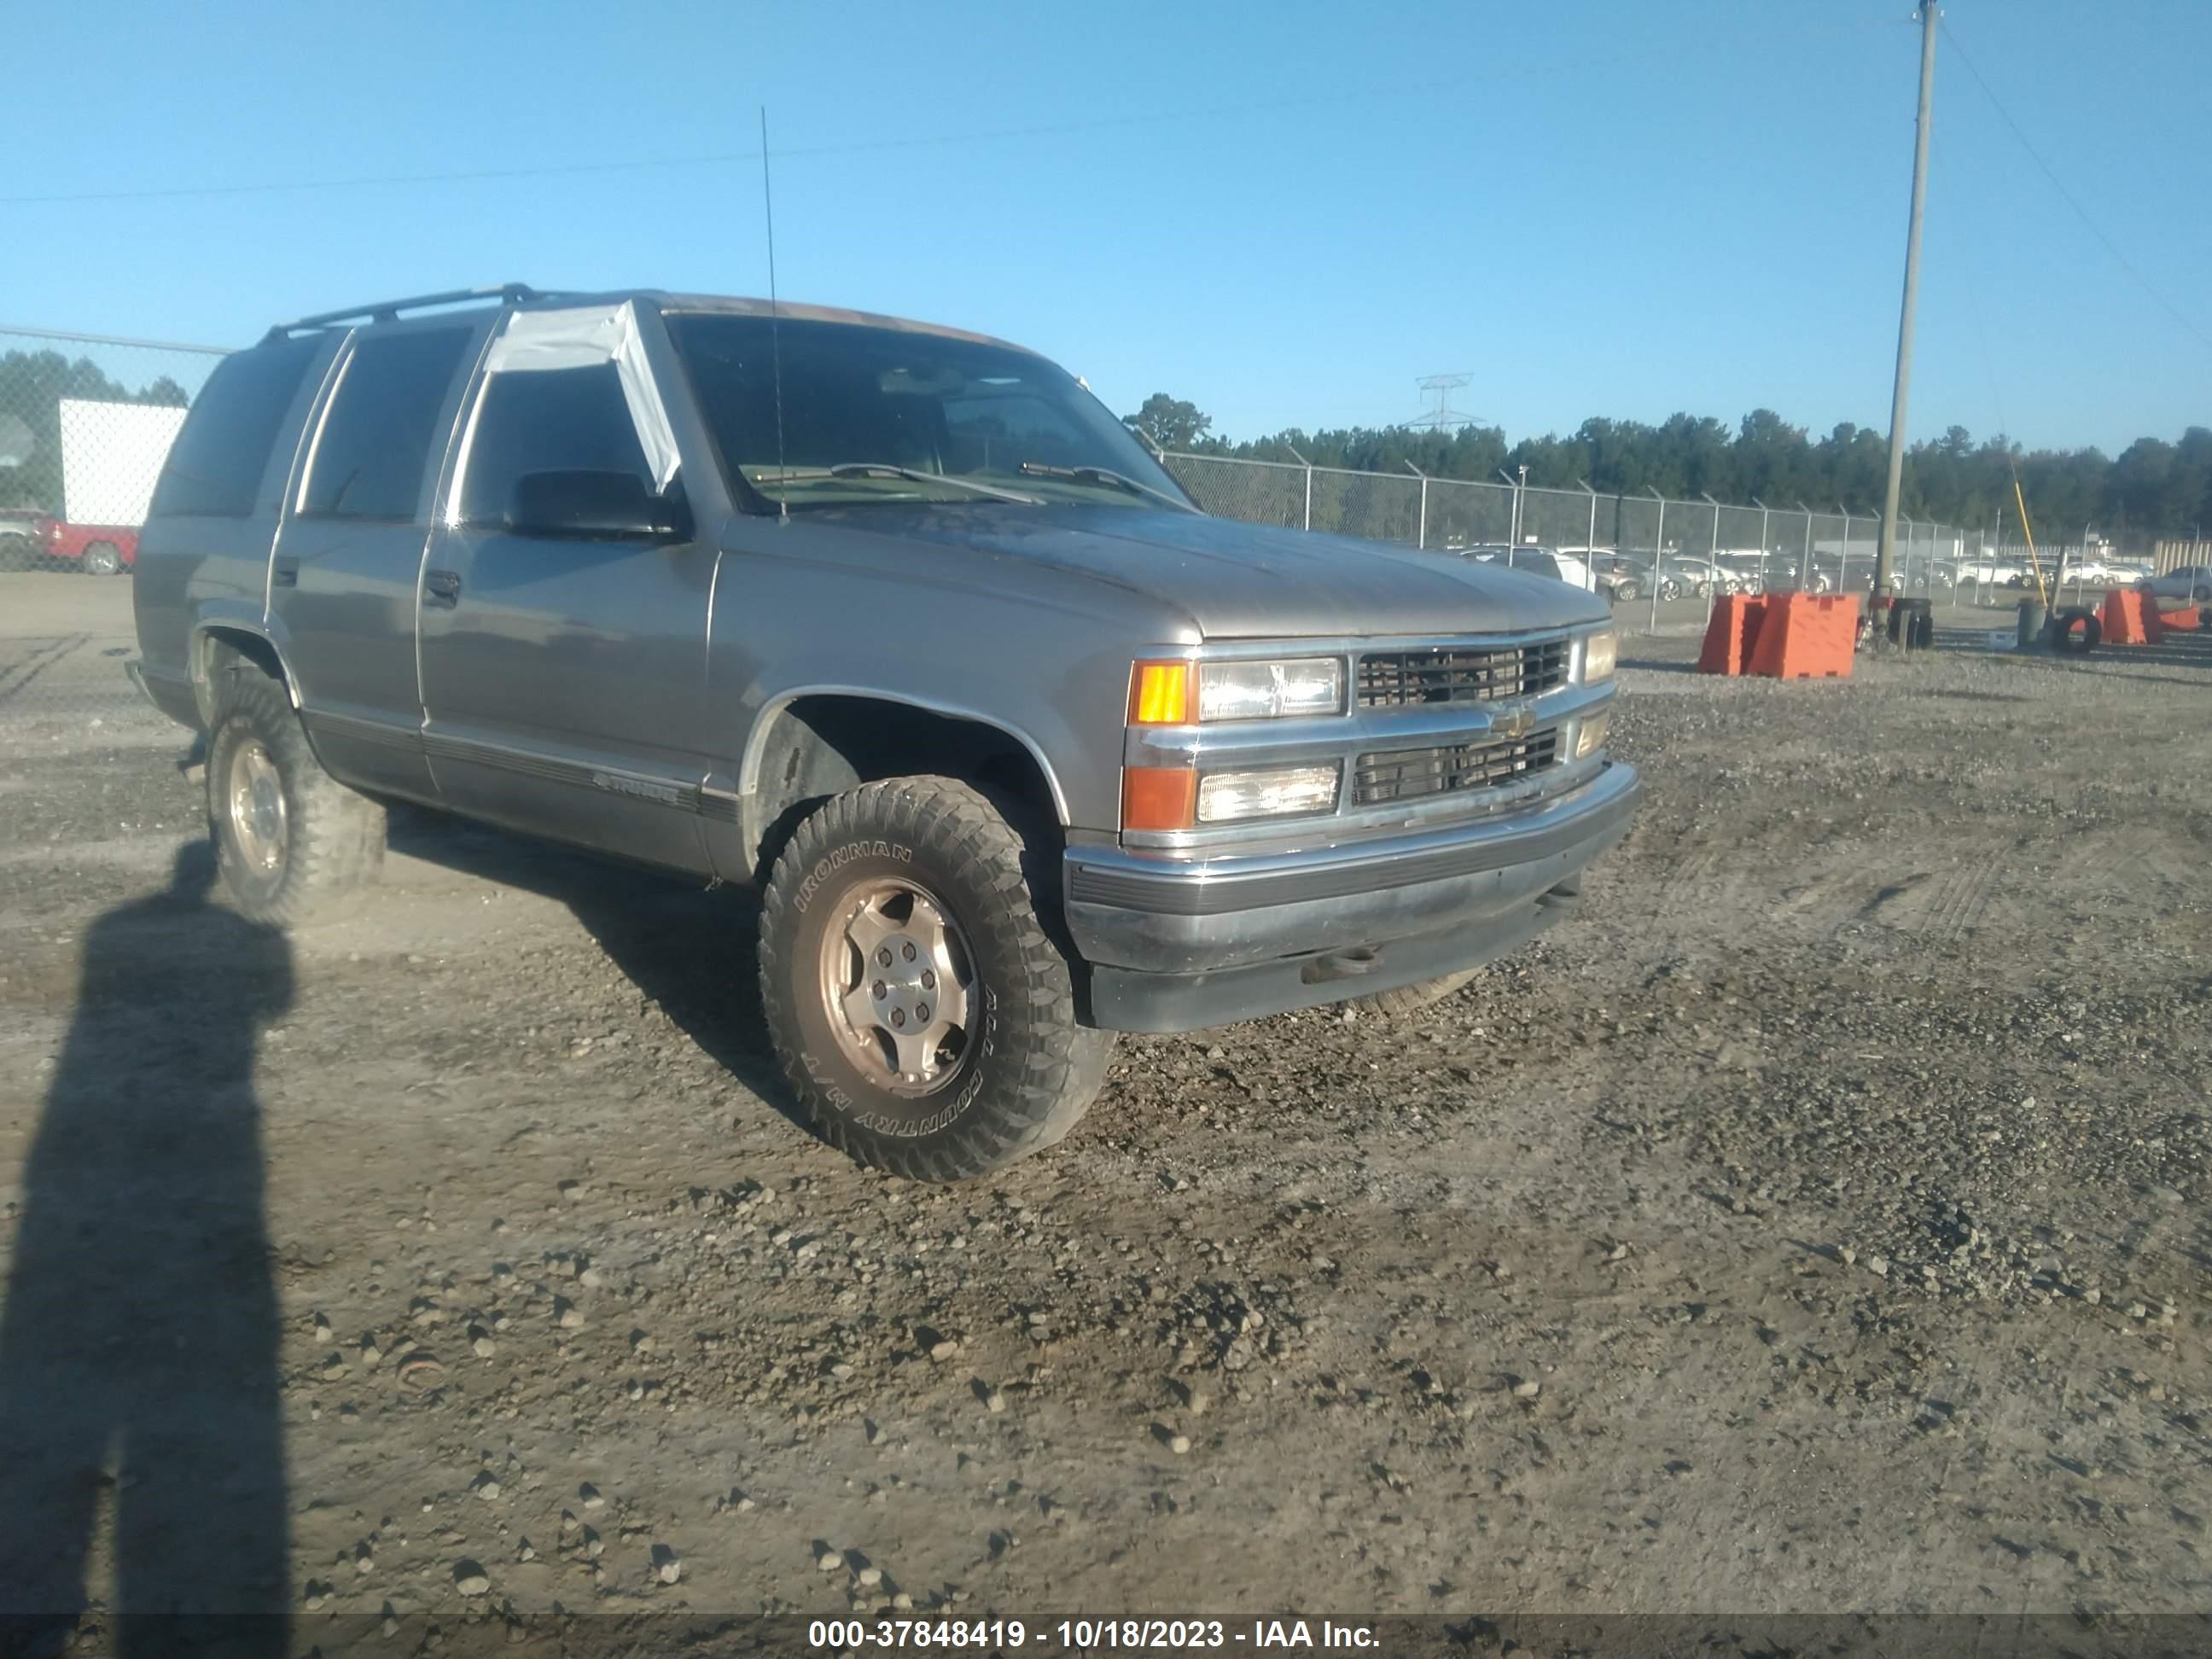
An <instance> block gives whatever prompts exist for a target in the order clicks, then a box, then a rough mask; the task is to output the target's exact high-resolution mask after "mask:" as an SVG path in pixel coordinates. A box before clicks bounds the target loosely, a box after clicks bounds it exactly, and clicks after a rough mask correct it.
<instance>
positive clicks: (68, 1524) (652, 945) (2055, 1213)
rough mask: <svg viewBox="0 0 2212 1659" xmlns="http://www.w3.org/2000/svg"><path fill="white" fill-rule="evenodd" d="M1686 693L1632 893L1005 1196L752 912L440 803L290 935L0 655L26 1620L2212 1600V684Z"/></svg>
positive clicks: (128, 741) (13, 1397)
mask: <svg viewBox="0 0 2212 1659" xmlns="http://www.w3.org/2000/svg"><path fill="white" fill-rule="evenodd" d="M55 637H60V636H55ZM105 637H106V636H105V635H101V634H100V632H99V631H98V630H96V629H94V630H89V631H88V632H87V634H86V635H85V637H84V639H83V640H82V641H81V642H80V643H79V644H78V645H76V647H72V653H74V658H75V659H84V658H86V656H87V654H88V653H96V652H97V651H100V650H102V649H105V648H106V646H105V645H104V644H103V643H102V641H103V640H104V639H105ZM1954 637H1955V638H1957V639H1958V640H1960V641H1964V640H1965V639H1966V635H1958V636H1954ZM37 648H39V647H38V642H37V641H34V640H30V639H18V640H15V641H0V653H12V654H8V655H6V658H5V659H6V662H7V663H8V664H9V666H8V667H5V668H0V674H4V673H9V672H17V671H20V668H21V664H22V663H23V662H24V661H26V660H27V659H28V657H29V655H30V654H31V653H33V651H34V650H35V649H37ZM1694 652H1695V641H1693V640H1688V639H1662V640H1648V641H1637V642H1634V643H1632V646H1631V647H1630V648H1629V650H1628V658H1629V663H1628V665H1627V666H1626V667H1625V669H1624V671H1623V674H1622V680H1623V684H1624V687H1625V690H1626V696H1625V697H1624V698H1623V700H1622V703H1621V705H1620V712H1619V714H1618V715H1617V717H1616V721H1615V726H1614V732H1615V744H1616V747H1617V749H1618V750H1620V752H1621V753H1622V754H1623V755H1625V756H1626V757H1628V758H1630V759H1632V760H1633V761H1635V762H1636V763H1638V765H1639V766H1641V767H1642V768H1644V772H1645V776H1646V778H1647V780H1648V782H1649V796H1648V804H1647V805H1646V806H1645V808H1644V811H1643V813H1642V815H1641V817H1640V818H1639V820H1638V825H1637V827H1636V829H1634V831H1633V832H1632V836H1631V837H1630V839H1629V840H1628V842H1626V843H1625V844H1624V845H1623V846H1622V847H1621V848H1620V849H1619V850H1618V851H1617V852H1616V853H1614V854H1613V855H1611V856H1610V857H1609V858H1608V859H1607V860H1605V861H1604V862H1603V863H1602V864H1601V865H1600V866H1597V868H1596V869H1595V872H1593V875H1592V878H1591V879H1590V881H1589V885H1588V889H1587V897H1586V900H1585V902H1584V904H1583V907H1582V908H1581V909H1580V911H1579V912H1578V914H1577V916H1576V918H1575V919H1574V920H1572V921H1570V922H1568V923H1567V924H1565V925H1564V926H1563V927H1560V928H1559V929H1557V930H1555V931H1554V932H1553V933H1549V934H1547V936H1546V937H1545V938H1544V939H1543V940H1542V941H1541V943H1540V944H1539V945H1536V946H1534V947H1533V948H1532V949H1530V950H1528V951H1526V952H1524V953H1523V954H1522V955H1521V956H1520V957H1516V958H1515V959H1513V960H1511V961H1510V962H1507V963H1501V964H1498V965H1497V966H1495V967H1493V968H1492V969H1488V970H1486V972H1485V973H1484V974H1483V975H1480V977H1479V978H1478V980H1477V981H1476V982H1475V983H1474V985H1473V986H1471V987H1469V988H1468V990H1466V991H1465V992H1463V993H1462V994H1459V995H1457V996H1455V997H1454V998H1452V999H1451V1000H1449V1001H1448V1002H1446V1003H1445V1004H1443V1005H1442V1006H1439V1007H1438V1008H1437V1009H1435V1010H1433V1011H1431V1012H1430V1013H1429V1014H1428V1015H1426V1016H1424V1017H1421V1018H1413V1019H1396V1020H1393V1019H1387V1018H1382V1017H1380V1016H1376V1015H1374V1014H1371V1013H1369V1014H1361V1013H1358V1012H1356V1011H1348V1010H1334V1011H1323V1012H1312V1013H1307V1014H1303V1015H1293V1016H1285V1017H1283V1018H1277V1019H1273V1020H1269V1021H1266V1022H1263V1023H1261V1024H1255V1025H1249V1026H1244V1027H1239V1028H1235V1029H1232V1030H1223V1031H1218V1032H1210V1033H1202V1034H1199V1035H1196V1036H1189V1037H1176V1038H1153V1039H1124V1041H1123V1043H1122V1045H1121V1048H1120V1050H1119V1052H1118V1056H1117V1059H1116V1061H1115V1066H1114V1070H1113V1073H1112V1075H1111V1078H1110V1079H1109V1083H1108V1085H1107V1088H1106V1090H1105V1092H1104V1094H1103V1097H1101V1099H1100V1100H1099V1102H1098V1103H1097V1107H1096V1108H1095V1109H1093V1111H1092V1112H1091V1115H1090V1117H1089V1118H1088V1119H1087V1120H1086V1121H1085V1123H1084V1124H1083V1125H1082V1126H1081V1127H1079V1129H1078V1130H1077V1131H1076V1132H1075V1133H1073V1135H1071V1136H1070V1137H1069V1139H1067V1140H1066V1142H1065V1143H1064V1144H1063V1146H1061V1147H1060V1149H1058V1150H1057V1152H1054V1153H1052V1154H1050V1155H1048V1156H1046V1157H1044V1158H1039V1159H1036V1160H1033V1161H1031V1162H1030V1163H1028V1164H1024V1165H1021V1166H1019V1167H1018V1168H1017V1169H1015V1170H1012V1171H1010V1172H1008V1173H1006V1175H1004V1176H1001V1177H1000V1178H997V1179H994V1180H991V1181H987V1182H979V1183H975V1184H973V1185H970V1186H967V1187H963V1188H956V1189H950V1190H947V1189H935V1188H922V1187H917V1186H914V1185H910V1184H906V1183H902V1182H897V1181H895V1180H890V1179H885V1178H883V1177H880V1176H875V1175H872V1174H870V1173H867V1172H864V1171H861V1170H856V1169H854V1168H853V1167H852V1166H850V1165H849V1164H847V1163H846V1162H844V1161H843V1160H842V1158H839V1157H837V1156H836V1154H834V1153H832V1152H829V1151H828V1150H827V1149H825V1148H823V1147H822V1146H819V1145H818V1144H817V1143H815V1142H814V1141H812V1140H811V1139H809V1138H808V1137H807V1136H806V1135H805V1133H803V1132H802V1131H801V1130H800V1129H799V1128H798V1127H795V1126H794V1125H793V1123H792V1122H791V1121H788V1120H787V1118H786V1117H785V1116H784V1115H783V1114H782V1111H781V1109H780V1104H779V1103H780V1102H781V1094H780V1092H779V1091H778V1090H777V1089H776V1087H775V1085H774V1082H773V1067H772V1064H771V1061H770V1058H769V1052H768V1049H767V1046H766V1044H765V1042H763V1039H762V1036H761V1035H760V1032H759V1029H758V1023H757V1012H758V1011H757V996H756V994H755V992H754V990H753V988H752V987H751V983H750V976H751V972H752V968H751V962H752V957H751V930H752V927H753V922H754V913H753V911H752V908H751V907H750V905H749V904H748V903H747V902H744V900H742V899H740V898H737V897H733V896H730V895H728V894H726V893H701V892H698V891H695V890H688V889H685V888H683V887H680V886H676V885H672V884H667V883H665V882H662V881H660V880H659V879H657V878H653V877H650V876H646V875H641V874H634V873H631V872H626V871H623V870H619V869H616V868H612V867H611V866H604V865H599V864H594V863H590V862H587V861H585V860H580V859H574V858H571V857H568V856H567V855H565V854H560V853H557V852H551V851H547V850H544V849H540V848H535V847H532V846H531V845H529V844H526V843H524V842H519V841H516V840H513V839H511V838H508V837H506V836H500V835H496V834H494V833H492V832H489V831H483V830H477V829H469V828H466V827H464V826H459V825H456V824H453V823H449V822H447V821H444V820H441V819H439V818H437V817H434V816H432V815H428V814H421V815H416V814H408V815H405V816H404V817H403V818H402V819H401V821H400V822H399V823H398V825H397V827H396V831H395V835H396V842H395V848H394V852H393V855H392V860H391V862H390V865H389V867H388V869H387V873H386V884H385V885H384V886H383V887H382V888H381V889H380V890H379V891H378V892H377V893H376V895H375V896H374V900H373V902H369V903H368V904H365V905H364V906H362V907H361V908H359V909H358V910H357V911H356V913H355V914H354V915H351V916H349V917H348V918H346V919H343V920H340V921H332V922H329V923H324V924H319V925H317V926H315V927H310V928H307V929H303V930H301V931H300V932H298V933H295V934H294V935H293V936H292V937H290V938H289V939H284V938H281V937H279V936H277V935H275V934H273V933H267V932H266V931H265V930H262V929H259V928H256V927H252V926H251V925H250V924H247V923H245V922H244V921H241V920H240V919H239V918H237V917H236V916H235V915H232V914H230V913H228V912H227V911H224V910H223V909H222V908H221V906H220V901H219V899H217V900H215V901H213V902H206V901H204V900H203V899H202V898H200V897H199V896H197V884H198V883H199V882H200V881H201V879H202V878H203V877H204V865H203V863H202V861H201V860H199V859H197V856H196V854H195V853H194V850H193V849H194V848H196V847H197V831H198V811H199V807H198V799H197V793H196V791H195V788H194V787H193V784H192V782H191V780H190V778H189V777H188V776H187V775H186V774H185V772H184V771H183V770H182V769H181V767H180V765H179V762H180V760H181V759H182V758H183V743H182V738H183V735H184V734H183V733H181V732H179V730H178V729H177V728H175V727H173V726H166V725H165V724H163V723H162V722H161V720H159V718H158V717H157V716H154V715H152V714H150V713H149V712H147V711H144V710H143V709H142V708H138V707H137V706H135V705H134V704H131V703H128V702H122V703H118V704H116V705H114V706H113V707H112V708H109V707H106V706H102V707H101V708H99V709H98V710H96V711H93V712H88V711H87V709H86V708H84V707H82V706H81V705H79V704H75V703H70V702H57V701H49V702H46V703H45V704H43V705H29V704H25V703H21V702H18V703H15V704H14V705H12V706H11V705H10V704H9V702H8V701H7V698H6V695H5V694H6V690H7V687H8V684H9V681H8V680H6V679H5V678H0V918H4V927H5V936H6V937H7V938H8V939H9V940H10V941H11V946H10V948H9V951H7V952H6V953H5V955H4V957H0V1200H4V1206H0V1208H3V1209H4V1218H5V1226H4V1229H0V1240H4V1241H5V1242H6V1243H7V1246H8V1249H9V1264H8V1265H9V1288H8V1292H7V1299H6V1302H5V1304H4V1305H0V1471H4V1473H0V1610H8V1611H13V1610H21V1609H24V1608H26V1607H30V1606H32V1605H33V1604H35V1603H37V1602H39V1601H40V1599H41V1598H42V1597H44V1598H50V1597H52V1595H57V1594H62V1593H65V1592H63V1591H56V1590H54V1589H50V1588H48V1587H51V1586H56V1585H64V1586H65V1585H68V1584H71V1583H74V1582H75V1576H76V1574H78V1573H79V1571H82V1576H83V1577H84V1580H85V1582H86V1584H87V1586H88V1594H89V1595H90V1596H91V1597H92V1598H93V1615H92V1622H93V1623H94V1624H95V1625H96V1623H97V1621H98V1618H99V1616H100V1613H102V1612H103V1611H104V1610H112V1609H113V1608H114V1607H117V1606H118V1605H128V1606H132V1607H167V1606H180V1607H203V1606H216V1607H224V1606H269V1605H276V1606H287V1607H291V1608H292V1609H293V1610H294V1611H295V1626H294V1629H293V1632H292V1638H293V1642H294V1644H295V1646H298V1645H301V1644H304V1643H305V1642H306V1641H307V1640H311V1639H319V1638H318V1637H317V1632H319V1631H322V1632H324V1633H325V1637H327V1638H329V1639H327V1640H325V1651H335V1650H337V1649H339V1648H342V1647H343V1646H345V1645H346V1644H345V1643H343V1642H341V1641H338V1640H337V1632H339V1631H340V1630H342V1629H359V1630H361V1631H364V1632H367V1635H366V1637H365V1638H364V1640H365V1641H368V1647H366V1648H365V1649H364V1650H378V1651H400V1650H404V1644H403V1646H401V1647H399V1648H393V1647H391V1646H384V1647H378V1646H376V1644H374V1640H373V1639H370V1638H374V1636H375V1633H376V1632H377V1630H378V1629H379V1628H380V1626H378V1624H377V1622H376V1621H377V1620H378V1618H379V1617H380V1616H382V1615H386V1614H389V1615H392V1616H395V1617H398V1618H401V1619H405V1618H408V1617H410V1616H413V1615H435V1616H437V1617H440V1618H446V1619H453V1620H466V1619H469V1618H471V1617H474V1616H476V1615H477V1614H478V1613H482V1612H483V1610H486V1609H492V1610H505V1611H509V1612H512V1613H515V1614H517V1615H526V1616H529V1617H531V1618H532V1619H541V1620H542V1619H544V1618H546V1617H549V1616H551V1615H552V1614H553V1613H554V1611H555V1610H556V1608H558V1609H563V1610H567V1611H570V1612H574V1611H579V1610H580V1611H587V1612H593V1613H614V1614H624V1615H642V1614H645V1613H648V1612H666V1611H670V1610H684V1611H689V1612H691V1613H756V1612H760V1611H763V1610H766V1611H791V1612H799V1613H809V1614H814V1615H822V1614H842V1613H845V1612H846V1611H847V1610H848V1608H849V1607H855V1606H858V1607H876V1606H878V1605H882V1606H886V1607H893V1608H896V1607H905V1606H915V1607H921V1608H930V1607H950V1608H952V1609H955V1610H957V1611H962V1612H964V1613H968V1614H969V1615H976V1614H980V1613H982V1612H983V1611H985V1610H987V1609H996V1610H998V1611H1000V1612H1002V1613H1022V1612H1024V1611H1025V1610H1026V1611H1030V1612H1032V1613H1034V1612H1037V1611H1041V1610H1052V1611H1054V1612H1055V1613H1063V1612H1070V1611H1076V1610H1079V1609H1091V1610H1094V1611H1103V1612H1116V1613H1118V1612H1123V1611H1128V1610H1146V1609H1151V1610H1158V1611H1162V1612H1167V1611H1190V1612H1210V1613H1258V1612H1261V1611H1267V1610H1280V1609H1284V1608H1288V1607H1297V1608H1305V1609H1312V1610H1331V1611H1341V1610H1346V1609H1359V1610H1364V1611H1377V1610H1379V1611H1384V1612H1393V1613H1459V1612H1465V1611H1467V1610H1470V1609H1475V1610H1480V1611H1483V1612H1485V1613H1499V1614H1511V1613H1571V1614H1589V1613H1711V1612H1715V1611H1725V1612H1729V1613H1740V1614H1757V1613H1814V1612H1827V1611H1842V1610H1850V1609H1861V1610H1877V1611H1882V1612H1887V1613H2015V1612H2033V1613H2076V1614H2080V1613H2090V1614H2097V1613H2167V1614H2173V1613H2203V1611H2204V1610H2205V1609H2207V1608H2208V1607H2212V1568H2208V1565H2207V1562H2206V1559H2205V1551H2206V1548H2207V1541H2206V1536H2205V1528H2206V1525H2207V1516H2208V1515H2212V1472H2208V1463H2212V1456H2208V1443H2207V1439H2206V1434H2205V1418H2204V1413H2205V1412H2206V1409H2207V1405H2208V1397H2212V1364H2208V1361H2207V1357H2206V1348H2205V1343H2204V1332H2205V1328H2206V1324H2207V1315H2208V1308H2207V1303H2206V1297H2205V1288H2206V1276H2205V1275H2206V1269H2207V1267H2208V1265H2212V1230H2208V1226H2207V1219H2206V1215H2207V1212H2206V1207H2205V1206H2206V1200H2207V1197H2208V1177H2207V1154H2208V1151H2212V1115H2208V1112H2207V1107H2206V1102H2205V1092H2204V1086H2203V1079H2204V1077H2205V1071H2206V1061H2207V1056H2208V1049H2209V1048H2212V1038H2208V1035H2207V1021H2206V1004H2207V1002H2208V1000H2212V966H2209V965H2208V961H2207V948H2206V947H2207V945H2208V939H2212V935H2208V930H2207V929H2208V913H2209V912H2212V899H2208V884H2207V880H2206V876H2207V859H2206V852H2207V843H2208V839H2212V782H2208V781H2207V779H2208V768H2207V764H2206V763H2207V762H2208V760H2212V738H2208V736H2207V718H2208V715H2212V640H2207V639H2197V638H2190V639H2186V640H2180V641H2174V642H2172V643H2171V644H2170V645H2168V646H2166V647H2158V648H2155V649H2143V650H2135V651H2109V652H2106V653H2100V655H2098V656H2096V657H2093V658H2091V659H2085V660H2078V661H2077V660H2064V661H2062V660H2057V659H2015V658H2012V657H2008V656H1991V655H1985V654H1978V653H1972V652H1970V651H1966V650H1963V649H1961V650H1959V651H1955V652H1952V651H1946V652H1942V653H1936V654H1935V655H1933V656H1921V657H1918V658H1916V659H1912V660H1910V661H1906V662H1902V663H1893V662H1867V661H1863V662H1862V664H1861V665H1860V671H1859V675H1858V677H1857V678H1856V679H1854V680H1852V681H1850V682H1849V683H1824V684H1792V685H1782V684H1772V683H1766V682H1747V681H1730V680H1715V679H1709V678H1702V677H1699V676H1696V675H1694V674H1692V673H1690V672H1688V671H1687V664H1688V662H1689V660H1690V659H1691V658H1692V656H1693V655H1694ZM70 654H71V653H64V655H70ZM112 670H113V665H112V664H111V665H106V668H104V669H102V670H101V672H102V673H106V672H112ZM91 683H92V682H91V681H90V680H89V679H88V681H87V684H91ZM95 721H97V722H98V723H97V724H94V722H95ZM353 1615H367V1616H368V1622H367V1623H366V1624H357V1625H342V1624H326V1623H325V1621H331V1620H338V1619H340V1618H341V1616H347V1617H350V1616H353ZM530 1628H532V1629H534V1628H536V1626H531V1627H530Z"/></svg>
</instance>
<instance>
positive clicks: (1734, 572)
mask: <svg viewBox="0 0 2212 1659" xmlns="http://www.w3.org/2000/svg"><path fill="white" fill-rule="evenodd" d="M1719 563H1720V566H1721V568H1723V570H1725V571H1727V572H1728V573H1729V575H1730V576H1732V577H1734V578H1735V591H1736V592H1739V593H1764V592H1768V591H1770V590H1771V591H1774V592H1783V591H1785V590H1787V589H1788V588H1789V587H1790V586H1792V585H1794V584H1795V582H1796V579H1797V566H1796V562H1794V561H1793V560H1790V559H1789V558H1787V557H1785V556H1783V555H1782V554H1779V553H1769V554H1767V555H1766V556H1765V557H1764V558H1762V557H1760V556H1759V554H1757V553H1741V552H1739V553H1723V554H1722V555H1721V556H1720V559H1719Z"/></svg>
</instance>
